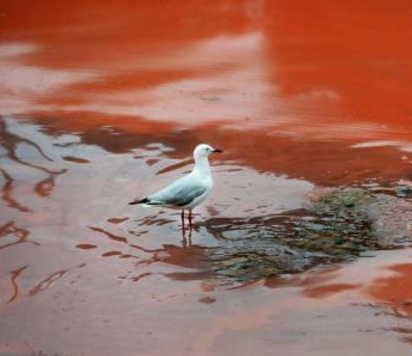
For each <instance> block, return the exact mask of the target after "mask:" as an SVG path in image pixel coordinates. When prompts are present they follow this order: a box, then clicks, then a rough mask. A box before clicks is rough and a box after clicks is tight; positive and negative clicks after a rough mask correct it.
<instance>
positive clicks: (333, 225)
mask: <svg viewBox="0 0 412 356" xmlns="http://www.w3.org/2000/svg"><path fill="white" fill-rule="evenodd" d="M316 196H317V197H318V199H315V200H314V201H312V205H311V207H310V208H308V209H307V210H304V211H297V212H294V213H292V214H290V215H284V216H281V217H279V216H272V217H262V218H253V219H232V220H230V221H228V220H227V219H212V220H210V221H209V223H208V224H207V229H208V230H211V231H210V232H211V233H212V234H214V235H215V236H218V237H219V238H220V239H221V240H222V243H220V244H219V245H218V246H216V247H213V248H209V249H207V255H208V256H209V258H210V261H211V264H212V270H213V271H214V273H215V275H216V277H217V278H218V279H223V280H225V279H230V280H236V281H239V282H245V281H250V280H254V279H257V278H261V277H266V276H270V275H276V274H281V273H294V272H299V271H302V270H304V269H307V268H308V267H310V266H313V265H314V264H318V263H330V262H337V261H342V260H345V259H351V258H354V257H356V256H358V255H360V254H361V253H362V252H364V251H367V250H373V249H381V248H389V247H397V246H400V245H404V244H405V243H409V242H410V241H411V225H410V224H411V220H412V219H411V218H412V203H411V202H410V201H409V200H406V199H402V198H400V197H397V196H393V195H388V194H381V193H374V192H372V191H368V190H365V189H355V188H347V189H338V190H329V191H328V192H327V194H316Z"/></svg>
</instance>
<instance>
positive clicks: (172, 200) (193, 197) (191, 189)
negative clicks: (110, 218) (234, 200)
mask: <svg viewBox="0 0 412 356" xmlns="http://www.w3.org/2000/svg"><path fill="white" fill-rule="evenodd" d="M221 152H222V151H221V150H218V149H215V148H213V147H211V146H209V145H207V144H204V143H203V144H201V145H198V146H197V147H196V148H195V150H194V152H193V157H194V159H195V166H194V168H193V170H192V172H190V173H189V174H188V175H186V176H184V177H182V178H180V179H178V180H176V181H175V182H173V183H172V184H170V185H169V186H167V187H166V188H164V189H162V190H160V191H158V192H156V193H154V194H152V195H149V196H148V197H147V198H144V199H140V200H139V199H137V200H134V201H132V202H130V203H129V205H136V204H142V205H144V206H158V207H167V208H171V209H177V210H182V215H181V216H182V226H183V227H184V218H185V215H184V213H185V210H189V226H190V228H191V227H192V210H193V208H195V207H196V206H198V205H199V204H200V203H202V202H203V201H204V200H205V199H206V198H207V197H208V195H209V193H210V191H211V190H212V188H213V179H212V174H211V171H210V165H209V160H208V157H209V155H210V154H211V153H221Z"/></svg>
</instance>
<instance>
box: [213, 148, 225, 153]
mask: <svg viewBox="0 0 412 356" xmlns="http://www.w3.org/2000/svg"><path fill="white" fill-rule="evenodd" d="M213 153H223V151H222V150H218V149H214V150H213Z"/></svg>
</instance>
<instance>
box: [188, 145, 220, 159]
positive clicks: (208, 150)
mask: <svg viewBox="0 0 412 356" xmlns="http://www.w3.org/2000/svg"><path fill="white" fill-rule="evenodd" d="M222 152H223V151H222V150H219V149H216V148H213V147H212V146H210V145H207V144H205V143H202V144H201V145H198V146H197V147H196V148H195V150H194V152H193V156H194V157H195V159H196V158H200V157H208V156H209V155H210V154H212V153H222Z"/></svg>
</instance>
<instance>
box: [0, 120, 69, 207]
mask: <svg viewBox="0 0 412 356" xmlns="http://www.w3.org/2000/svg"><path fill="white" fill-rule="evenodd" d="M20 144H26V145H28V146H30V147H32V148H33V149H34V150H35V151H36V152H37V153H38V154H39V155H40V157H42V159H44V160H46V161H48V162H53V160H52V159H51V158H50V157H48V156H47V155H46V154H45V152H44V151H43V149H42V148H41V147H40V146H39V145H38V144H37V143H35V142H33V141H31V140H29V139H27V138H24V137H20V136H18V135H17V134H14V133H11V132H10V131H9V130H8V129H7V124H6V122H5V120H4V118H3V117H1V116H0V145H1V147H2V148H3V149H4V150H5V151H6V154H5V157H7V158H8V159H10V160H11V161H12V162H14V163H16V164H20V165H23V166H26V167H29V168H32V169H35V170H39V171H42V172H44V173H46V174H47V175H48V177H47V178H45V179H44V180H42V181H40V182H38V183H37V184H36V185H35V186H34V191H35V193H36V194H37V195H38V196H40V197H47V196H49V195H50V193H51V192H52V190H53V188H54V186H55V180H56V177H57V176H59V175H61V174H63V173H65V172H66V171H67V169H61V170H57V171H56V170H51V169H49V168H46V167H43V166H41V165H39V164H35V163H30V162H27V161H25V160H23V159H21V158H20V157H19V156H18V154H17V150H18V146H19V145H20ZM0 173H1V174H2V176H3V178H4V180H5V181H6V183H5V184H4V186H3V188H2V190H1V196H2V199H3V200H4V202H5V203H6V204H7V205H8V206H9V207H11V208H14V209H17V210H19V211H21V212H29V211H30V209H29V208H28V207H26V206H25V205H23V204H22V203H20V202H18V201H17V199H16V198H15V197H14V196H13V189H14V180H15V179H14V178H13V177H12V175H11V174H10V173H9V172H8V171H7V170H6V169H5V168H3V167H0Z"/></svg>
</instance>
